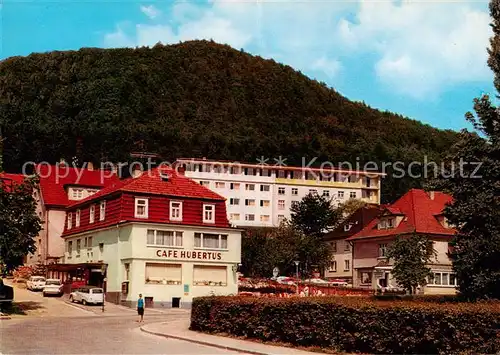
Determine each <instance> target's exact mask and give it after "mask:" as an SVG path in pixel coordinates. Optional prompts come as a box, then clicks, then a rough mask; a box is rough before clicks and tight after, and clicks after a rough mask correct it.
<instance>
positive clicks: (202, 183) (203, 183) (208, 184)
mask: <svg viewBox="0 0 500 355" xmlns="http://www.w3.org/2000/svg"><path fill="white" fill-rule="evenodd" d="M200 185H201V186H205V187H209V186H210V181H200Z"/></svg>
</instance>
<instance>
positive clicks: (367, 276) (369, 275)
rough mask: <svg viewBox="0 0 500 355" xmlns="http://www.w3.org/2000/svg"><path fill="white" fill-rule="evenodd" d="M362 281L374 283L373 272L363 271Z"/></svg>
mask: <svg viewBox="0 0 500 355" xmlns="http://www.w3.org/2000/svg"><path fill="white" fill-rule="evenodd" d="M361 283H362V284H371V283H372V273H371V272H361Z"/></svg>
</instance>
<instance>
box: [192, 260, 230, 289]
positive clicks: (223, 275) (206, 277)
mask: <svg viewBox="0 0 500 355" xmlns="http://www.w3.org/2000/svg"><path fill="white" fill-rule="evenodd" d="M193 285H195V286H227V267H226V266H212V265H194V267H193Z"/></svg>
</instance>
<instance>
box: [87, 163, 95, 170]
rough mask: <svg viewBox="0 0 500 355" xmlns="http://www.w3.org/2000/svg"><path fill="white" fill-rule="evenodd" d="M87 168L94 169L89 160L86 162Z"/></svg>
mask: <svg viewBox="0 0 500 355" xmlns="http://www.w3.org/2000/svg"><path fill="white" fill-rule="evenodd" d="M87 169H88V170H90V171H94V164H93V163H92V162H91V161H89V162H88V163H87Z"/></svg>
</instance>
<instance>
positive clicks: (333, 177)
mask: <svg viewBox="0 0 500 355" xmlns="http://www.w3.org/2000/svg"><path fill="white" fill-rule="evenodd" d="M186 171H199V172H204V173H210V172H214V173H219V174H228V173H229V174H232V175H236V174H238V175H240V174H243V175H247V176H267V177H271V176H276V177H278V178H282V179H303V178H304V179H306V180H320V181H342V182H356V181H358V179H359V176H356V175H349V174H343V173H334V172H332V171H328V170H325V171H324V172H323V173H320V172H312V171H286V170H271V169H257V168H241V167H234V166H232V167H228V166H222V165H213V166H211V165H206V164H195V165H191V164H187V165H186ZM364 179H365V183H366V185H367V186H370V183H371V179H370V178H368V177H365V178H364Z"/></svg>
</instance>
